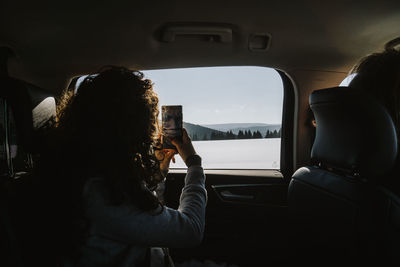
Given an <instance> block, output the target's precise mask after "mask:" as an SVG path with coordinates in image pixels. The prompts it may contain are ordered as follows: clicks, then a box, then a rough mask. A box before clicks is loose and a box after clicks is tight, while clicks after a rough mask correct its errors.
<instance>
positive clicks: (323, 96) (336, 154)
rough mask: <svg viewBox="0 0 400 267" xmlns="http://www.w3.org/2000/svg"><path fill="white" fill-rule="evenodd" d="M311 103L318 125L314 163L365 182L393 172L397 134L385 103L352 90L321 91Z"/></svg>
mask: <svg viewBox="0 0 400 267" xmlns="http://www.w3.org/2000/svg"><path fill="white" fill-rule="evenodd" d="M309 100H310V107H311V109H312V111H313V112H314V116H315V119H316V122H317V128H316V137H315V141H314V145H313V147H312V151H311V159H312V160H313V161H314V162H316V163H319V164H321V165H322V166H325V167H327V168H332V169H335V170H338V171H344V172H346V173H349V174H351V175H360V177H362V178H364V179H370V178H376V177H379V176H381V175H384V174H385V173H387V172H389V171H390V170H391V169H392V167H393V165H394V163H395V161H396V157H397V150H398V145H397V134H396V129H395V127H394V124H393V121H392V119H391V117H390V115H389V113H388V112H387V111H386V109H385V108H384V107H383V106H382V105H381V104H379V103H378V102H377V101H376V100H374V99H373V98H372V97H371V96H369V95H368V94H367V93H365V92H364V93H363V92H361V91H356V90H354V89H350V88H348V87H334V88H328V89H323V90H317V91H314V92H312V94H311V95H310V99H309Z"/></svg>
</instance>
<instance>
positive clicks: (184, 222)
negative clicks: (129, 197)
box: [86, 165, 207, 247]
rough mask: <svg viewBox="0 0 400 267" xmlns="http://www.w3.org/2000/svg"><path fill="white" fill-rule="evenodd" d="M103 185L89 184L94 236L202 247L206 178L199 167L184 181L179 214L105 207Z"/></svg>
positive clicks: (134, 208) (94, 181)
mask: <svg viewBox="0 0 400 267" xmlns="http://www.w3.org/2000/svg"><path fill="white" fill-rule="evenodd" d="M104 190H105V188H104V184H103V183H102V181H101V180H99V179H97V180H93V181H92V182H90V183H89V184H88V187H87V190H86V199H88V200H89V202H88V206H87V215H88V217H89V219H90V220H91V223H92V233H91V234H95V235H99V236H102V237H104V238H108V239H111V240H115V241H119V242H123V243H129V244H135V245H143V246H159V247H188V246H195V245H198V244H200V242H201V240H202V239H203V233H204V225H205V209H206V202H207V192H206V190H205V175H204V171H203V168H202V167H200V166H195V165H194V166H191V167H189V168H188V173H187V175H186V177H185V186H184V188H183V189H182V193H181V197H180V205H179V208H178V210H174V209H171V208H168V207H164V208H163V210H162V212H161V213H160V214H158V215H155V214H157V211H155V212H146V211H141V210H140V209H138V208H136V207H132V206H128V205H122V206H113V205H109V204H106V203H107V202H106V200H105V199H104V194H102V192H104Z"/></svg>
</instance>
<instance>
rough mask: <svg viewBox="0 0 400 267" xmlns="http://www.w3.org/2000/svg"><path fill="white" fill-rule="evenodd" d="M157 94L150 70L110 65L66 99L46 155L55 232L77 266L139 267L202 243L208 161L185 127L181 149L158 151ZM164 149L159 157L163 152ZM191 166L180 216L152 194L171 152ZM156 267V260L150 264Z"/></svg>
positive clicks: (63, 257) (63, 255)
mask: <svg viewBox="0 0 400 267" xmlns="http://www.w3.org/2000/svg"><path fill="white" fill-rule="evenodd" d="M158 115H159V108H158V96H157V94H156V93H155V92H154V91H153V88H152V83H151V81H150V80H147V79H144V78H143V74H142V73H140V72H138V71H131V70H129V69H126V68H122V67H108V68H106V69H104V70H102V71H101V72H100V73H99V74H98V75H96V76H88V77H87V78H86V79H85V80H84V81H83V82H82V83H81V85H80V87H79V90H78V92H77V93H76V94H73V93H66V94H65V96H64V97H63V99H62V100H61V103H60V109H59V110H58V122H57V126H56V127H55V129H54V133H53V135H52V142H51V144H50V145H52V147H53V149H52V150H51V151H50V152H51V153H48V154H47V157H46V156H45V157H43V158H42V164H41V165H40V166H39V169H38V170H39V173H41V174H46V175H44V177H45V180H44V181H45V184H47V188H46V189H45V190H43V191H45V192H46V193H47V196H46V198H47V199H51V201H49V200H48V201H47V202H51V203H50V204H48V205H50V208H52V209H53V212H54V213H53V214H52V217H51V220H52V221H51V224H53V226H52V228H53V229H51V226H49V227H50V231H51V232H52V233H54V235H55V236H54V237H53V238H54V240H52V241H53V242H54V244H57V241H60V242H58V243H59V244H60V246H61V247H57V248H55V249H54V250H55V252H57V251H60V250H61V251H62V252H61V253H59V254H58V255H56V256H55V257H57V259H58V260H60V258H61V261H64V262H65V261H67V262H68V263H69V264H70V265H72V266H141V264H144V263H145V262H146V257H148V256H149V254H148V251H149V250H148V248H149V247H162V248H165V247H188V246H195V245H198V244H199V243H200V242H201V240H202V238H203V233H204V224H205V207H206V198H207V192H206V190H205V175H204V172H203V169H202V167H201V157H200V156H199V155H197V154H196V151H195V149H194V148H193V145H192V143H191V140H190V138H189V137H188V134H187V132H186V130H184V131H183V138H182V140H171V142H172V143H173V144H174V145H175V146H176V147H177V150H178V151H177V152H176V151H163V150H157V151H158V153H157V157H156V153H155V149H157V148H156V147H157V146H158V145H159V143H158V136H159V135H160V131H159V129H160V127H159V125H158V124H159V123H158ZM160 153H161V155H160ZM176 153H179V155H180V156H181V157H182V159H183V161H184V162H185V163H186V165H187V166H188V170H187V174H186V177H185V186H184V188H183V190H182V193H181V196H180V205H179V208H178V209H177V210H175V209H171V208H168V207H166V206H164V204H162V203H161V202H160V200H159V198H158V197H157V196H156V195H155V193H154V192H152V190H153V189H155V188H156V187H157V185H158V184H159V183H160V182H162V181H164V179H165V177H166V175H167V173H168V170H169V164H170V161H171V159H172V158H173V156H174V155H175V154H176ZM147 262H148V258H147Z"/></svg>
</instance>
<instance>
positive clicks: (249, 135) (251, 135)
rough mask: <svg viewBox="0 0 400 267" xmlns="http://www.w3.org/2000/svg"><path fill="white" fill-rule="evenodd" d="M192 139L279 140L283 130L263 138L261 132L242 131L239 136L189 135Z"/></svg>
mask: <svg viewBox="0 0 400 267" xmlns="http://www.w3.org/2000/svg"><path fill="white" fill-rule="evenodd" d="M189 136H190V138H191V139H192V140H193V141H205V140H231V139H262V138H279V137H281V129H279V130H278V131H277V130H274V131H270V130H267V133H266V134H265V135H264V136H263V135H262V134H261V132H260V131H253V132H252V131H250V130H248V131H246V130H245V131H242V130H240V131H239V132H238V134H234V133H233V132H232V131H227V132H222V131H213V132H211V134H210V135H207V134H203V135H201V134H197V133H189Z"/></svg>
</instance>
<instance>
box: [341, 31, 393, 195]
mask: <svg viewBox="0 0 400 267" xmlns="http://www.w3.org/2000/svg"><path fill="white" fill-rule="evenodd" d="M399 48H400V38H397V39H394V40H392V41H390V42H389V43H387V44H386V46H385V49H384V51H382V52H378V53H373V54H371V55H369V56H366V57H364V58H363V59H361V60H360V61H359V62H358V63H357V64H356V65H355V66H354V67H353V68H352V70H351V71H350V73H351V74H355V76H354V78H353V80H352V81H351V82H350V84H349V87H351V88H357V89H361V90H364V91H366V92H367V93H369V94H370V95H372V96H373V97H374V98H375V99H377V100H378V101H379V102H380V103H381V104H383V105H384V106H385V107H386V109H387V110H388V112H389V114H390V115H391V117H392V119H393V122H394V125H395V127H396V130H397V136H398V137H399V136H400V50H399ZM399 173H400V161H399V160H397V165H396V167H395V170H394V173H393V175H391V176H392V178H397V177H394V176H396V175H398V174H399ZM389 180H390V181H389ZM389 180H388V181H387V182H388V183H390V184H391V186H392V187H393V186H395V187H396V189H397V192H398V193H400V184H398V179H389ZM393 183H396V185H394V184H393Z"/></svg>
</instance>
